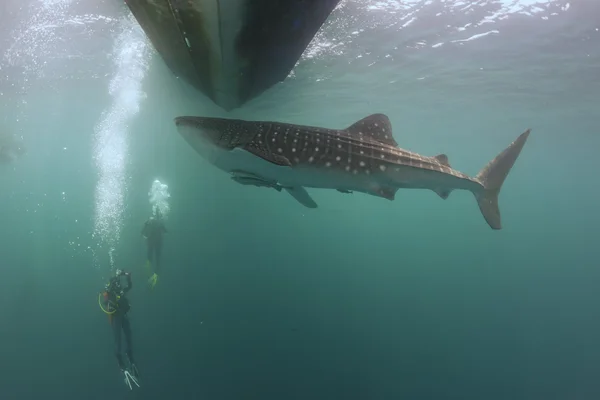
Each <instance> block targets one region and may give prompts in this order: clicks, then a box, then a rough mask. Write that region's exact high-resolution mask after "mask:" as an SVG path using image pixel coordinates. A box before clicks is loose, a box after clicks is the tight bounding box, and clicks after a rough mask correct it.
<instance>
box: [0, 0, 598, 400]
mask: <svg viewBox="0 0 600 400" xmlns="http://www.w3.org/2000/svg"><path fill="white" fill-rule="evenodd" d="M114 3H115V2H111V1H103V2H98V3H97V4H96V5H95V6H90V5H86V4H81V3H76V2H70V1H67V0H62V1H58V0H54V1H50V0H46V1H45V2H38V1H32V2H30V3H28V4H25V5H22V4H21V3H15V2H7V3H4V4H3V5H2V6H0V27H1V28H0V30H2V32H3V33H4V34H3V36H2V38H0V45H1V46H2V47H0V50H2V52H1V54H2V59H1V61H0V67H1V68H2V69H0V94H1V96H0V112H1V113H0V124H1V125H2V129H5V130H8V131H11V132H14V133H15V134H17V135H22V136H23V139H24V141H25V143H26V146H27V149H28V151H27V153H26V154H25V155H23V156H22V157H21V158H19V159H17V160H15V161H14V162H13V163H11V164H9V165H3V166H2V169H0V185H1V188H2V189H1V191H0V199H1V200H0V201H1V204H2V209H1V211H0V251H1V253H0V256H1V258H0V268H1V271H2V279H0V301H1V303H0V318H1V319H0V398H2V399H19V400H20V399H39V398H49V399H54V398H62V399H82V398H83V399H106V398H112V399H125V398H136V399H155V398H156V399H158V398H161V399H163V398H168V399H210V400H220V399H261V400H262V399H377V400H379V399H384V400H388V399H401V398H406V399H477V400H480V399H486V400H495V399H511V400H514V399H523V400H530V399H544V400H548V399H592V398H597V397H598V396H599V395H600V383H598V382H599V380H598V374H599V372H600V369H599V368H598V364H599V362H600V349H599V346H598V338H599V337H600V322H598V315H599V306H598V304H599V301H598V300H599V296H600V294H599V290H598V288H599V286H600V271H599V270H598V261H597V260H598V255H597V253H598V251H597V243H598V234H597V232H596V231H597V227H598V226H600V212H599V211H598V201H599V200H598V199H599V198H600V189H599V188H598V178H597V176H596V171H597V169H598V167H597V153H598V149H599V148H600V138H599V136H598V126H599V125H600V117H599V115H600V114H598V109H599V104H600V98H599V93H600V81H599V80H598V77H599V76H600V75H599V73H600V46H599V45H598V43H599V41H600V32H599V31H598V29H599V28H600V21H599V17H598V16H599V15H600V9H599V5H597V4H596V3H595V2H592V1H578V2H572V3H571V4H570V5H568V6H567V4H568V3H566V2H564V1H556V2H552V1H540V2H532V1H510V2H509V1H507V2H505V3H502V2H497V1H487V2H476V3H474V4H471V5H469V4H468V3H451V2H448V1H446V2H444V1H423V2H417V1H415V2H393V1H383V2H375V1H371V2H367V1H366V0H365V1H364V2H363V1H346V2H342V5H341V6H340V7H339V8H338V9H336V10H335V11H334V13H333V14H332V16H331V17H330V20H329V21H328V22H327V24H326V26H325V27H324V28H323V30H322V31H321V32H320V33H319V35H318V36H317V38H316V39H315V41H314V42H313V43H312V44H311V47H310V48H309V50H308V51H307V52H306V53H305V55H304V57H303V58H302V60H300V62H299V64H298V65H297V67H296V68H295V70H294V72H293V74H292V76H291V77H290V79H288V80H287V81H286V82H285V83H282V84H279V85H277V86H275V87H274V88H272V89H271V90H269V91H268V92H266V93H265V94H264V95H263V96H261V97H260V98H257V99H256V100H254V101H252V102H250V103H249V104H247V106H245V107H244V108H242V109H239V110H235V111H234V112H231V113H225V112H224V111H222V110H220V109H218V108H217V107H216V106H214V105H213V104H211V103H210V102H208V101H207V100H206V99H205V98H203V97H202V96H200V95H198V93H196V92H195V91H194V90H193V89H191V88H189V87H187V86H186V85H185V84H184V83H182V82H181V81H179V80H177V79H176V78H174V77H173V76H172V75H171V74H170V73H169V71H168V69H167V68H166V67H165V66H164V65H163V63H162V61H161V60H160V58H159V57H158V56H157V55H156V54H154V53H153V52H152V50H151V49H150V48H149V47H147V45H146V44H145V42H144V36H143V34H142V33H141V32H140V31H139V30H138V29H136V28H135V24H134V23H133V22H131V21H130V20H128V19H127V18H126V16H127V15H128V13H127V10H126V8H125V7H124V6H123V5H122V4H120V3H119V4H114ZM469 24H470V25H469ZM484 33H488V34H487V35H485V36H477V35H481V34H484ZM469 38H472V40H466V39H469ZM440 43H442V44H441V45H439V44H440ZM375 112H382V113H385V114H387V115H388V116H389V117H390V120H391V122H392V124H393V128H394V137H395V139H396V141H397V142H398V143H399V144H400V146H401V147H403V148H406V149H410V150H412V151H416V152H419V153H421V154H424V155H435V154H438V153H442V152H444V153H446V154H448V156H449V158H450V162H451V164H452V166H453V167H454V168H456V169H458V170H460V171H463V172H465V173H467V174H470V175H474V174H475V173H477V171H479V169H480V168H481V167H483V166H484V165H485V164H486V163H487V162H488V161H489V160H490V159H491V158H493V157H494V156H495V155H496V154H497V153H498V152H500V151H501V150H502V149H504V148H505V147H506V146H507V145H508V144H509V143H510V142H511V141H512V140H514V139H515V138H516V137H517V135H518V134H520V133H521V132H523V131H524V130H525V129H527V128H532V134H531V137H530V139H529V141H528V143H527V144H526V146H525V148H524V150H523V152H522V154H521V156H520V158H519V160H518V161H517V163H516V165H515V167H514V168H513V170H512V171H511V173H510V175H509V177H508V178H507V181H506V183H505V185H504V186H503V190H502V193H501V196H500V208H501V211H502V218H503V226H504V228H503V229H502V230H501V231H493V230H491V229H490V228H489V227H488V226H487V225H486V223H485V221H484V220H483V218H482V217H481V214H480V212H479V210H478V208H477V205H476V203H475V200H474V199H473V197H472V195H470V194H469V193H466V192H458V191H457V192H453V193H452V195H451V196H450V198H449V199H448V200H446V201H443V200H441V199H440V198H439V197H438V196H436V195H435V194H434V193H432V192H429V191H402V190H400V191H399V192H398V194H397V196H396V200H395V201H393V202H390V201H387V200H383V199H380V198H376V197H372V196H367V195H363V194H353V195H344V194H340V193H338V192H333V191H324V190H310V189H309V191H310V194H311V196H313V198H314V199H315V200H316V202H317V203H318V204H319V208H318V209H316V210H308V209H305V208H303V207H301V206H299V205H298V204H297V203H296V202H295V201H294V200H293V199H292V198H291V197H290V196H288V195H287V194H284V193H278V192H276V191H274V190H268V189H263V188H254V187H247V186H242V185H238V184H236V183H235V182H233V181H231V180H230V179H229V178H228V177H227V175H226V174H224V173H223V172H221V171H218V170H216V169H215V168H214V167H212V166H211V165H210V164H208V163H207V162H205V161H204V160H202V159H200V158H199V157H198V156H197V155H196V153H195V152H194V151H193V150H192V149H191V148H190V147H189V146H188V145H187V143H185V141H184V140H183V139H182V138H181V137H180V136H179V135H178V134H177V132H176V130H175V127H174V124H173V118H174V117H176V116H179V115H204V116H228V117H232V118H243V119H252V120H277V121H282V122H291V123H300V124H307V125H317V126H325V127H331V128H342V127H346V126H348V125H350V124H351V123H353V122H355V121H356V120H358V119H360V118H362V117H364V116H366V115H368V114H371V113H375ZM155 179H160V180H161V181H162V182H164V183H166V184H168V188H169V192H170V195H171V197H170V198H169V203H170V208H171V211H170V213H169V216H168V220H167V228H168V229H169V233H168V234H167V237H166V239H165V248H164V256H163V264H164V265H163V272H162V273H161V275H160V281H159V284H158V286H157V287H156V289H155V290H154V291H149V290H148V289H147V288H146V285H145V280H146V278H147V274H146V271H145V270H144V268H143V263H144V260H145V246H144V242H143V240H142V239H141V237H140V229H141V227H142V224H143V222H144V221H145V220H146V218H148V216H149V215H150V212H151V205H150V203H149V198H148V191H149V189H150V186H151V184H152V182H153V181H154V180H155ZM110 255H112V261H111V257H110ZM116 268H121V269H127V270H130V271H131V272H132V275H133V282H134V288H133V290H132V292H131V295H130V298H131V302H132V310H131V313H130V314H131V323H132V329H133V337H134V350H135V353H136V358H137V364H138V367H139V369H140V372H141V375H142V388H140V389H136V390H134V391H131V392H130V391H129V389H128V388H126V387H125V385H124V384H123V382H122V380H121V377H120V375H119V370H118V368H117V365H116V361H115V357H114V354H113V341H112V333H111V330H110V326H109V324H108V322H107V318H106V316H105V315H104V314H103V313H102V311H101V310H100V309H99V307H98V304H97V294H98V292H99V291H100V290H102V289H103V287H104V283H105V282H106V279H107V278H108V276H109V275H110V273H111V272H112V271H113V270H114V269H116Z"/></svg>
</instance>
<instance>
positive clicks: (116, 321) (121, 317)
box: [98, 270, 140, 390]
mask: <svg viewBox="0 0 600 400" xmlns="http://www.w3.org/2000/svg"><path fill="white" fill-rule="evenodd" d="M123 276H125V277H126V278H127V286H126V287H124V288H123V287H122V286H121V277H123ZM131 287H132V284H131V274H130V273H129V272H125V271H121V270H117V273H116V275H115V276H113V277H112V278H110V281H109V282H108V283H107V284H106V287H105V290H104V292H103V293H100V294H99V295H98V304H99V305H100V308H101V309H102V311H104V312H105V313H106V314H108V319H109V321H110V325H111V327H112V330H113V334H114V338H115V355H116V356H117V362H118V363H119V368H121V372H122V373H123V375H124V377H125V384H126V385H127V386H129V389H130V390H131V389H132V386H131V383H132V382H133V383H134V384H135V385H136V386H137V387H140V384H139V383H138V379H139V377H138V370H137V367H136V366H135V363H134V361H133V353H132V351H133V350H132V345H131V325H130V324H129V318H128V317H127V312H128V311H129V309H130V308H131V307H130V305H129V300H128V299H127V297H126V296H125V295H126V294H127V292H129V291H130V290H131ZM101 297H102V300H101ZM103 303H104V306H103V305H102V304H103ZM121 330H122V331H123V332H124V333H125V344H126V346H127V349H126V351H125V354H126V355H127V360H128V361H129V368H127V367H126V366H125V363H124V362H123V356H122V354H121Z"/></svg>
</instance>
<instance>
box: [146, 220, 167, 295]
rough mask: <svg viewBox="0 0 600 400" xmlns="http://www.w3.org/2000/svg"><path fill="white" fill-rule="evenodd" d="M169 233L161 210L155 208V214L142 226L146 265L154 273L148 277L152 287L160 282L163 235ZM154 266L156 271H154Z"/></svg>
mask: <svg viewBox="0 0 600 400" xmlns="http://www.w3.org/2000/svg"><path fill="white" fill-rule="evenodd" d="M165 233H167V228H165V224H164V222H163V219H162V216H161V213H160V210H159V209H158V208H156V209H155V212H154V216H152V217H150V219H148V220H147V221H146V222H145V223H144V227H143V228H142V236H143V237H144V239H146V246H147V252H146V267H147V268H148V269H149V270H150V273H151V274H152V275H151V276H150V279H148V284H149V285H150V287H151V288H154V286H156V283H157V282H158V271H159V269H160V257H161V253H162V243H163V235H164V234H165ZM152 267H154V272H152Z"/></svg>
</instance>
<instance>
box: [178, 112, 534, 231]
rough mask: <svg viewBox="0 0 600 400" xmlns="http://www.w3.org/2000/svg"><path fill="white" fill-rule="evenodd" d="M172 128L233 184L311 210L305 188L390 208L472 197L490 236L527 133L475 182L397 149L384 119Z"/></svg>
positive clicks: (199, 123) (200, 123)
mask: <svg viewBox="0 0 600 400" xmlns="http://www.w3.org/2000/svg"><path fill="white" fill-rule="evenodd" d="M175 124H176V125H177V130H178V131H179V133H180V134H181V135H182V136H183V137H184V138H185V139H186V140H187V142H188V143H189V144H190V145H191V146H192V147H193V148H194V149H195V150H196V151H197V152H198V153H199V154H200V155H201V156H202V157H204V158H205V159H207V160H208V161H209V162H210V163H212V164H213V165H215V166H216V167H218V168H220V169H222V170H223V171H225V172H228V173H231V174H232V177H233V179H234V180H236V181H238V182H240V183H243V184H253V185H255V186H266V187H273V188H275V189H277V190H281V188H284V189H286V190H287V191H288V192H289V193H290V194H291V195H292V196H294V197H295V198H296V199H297V200H298V201H299V202H300V203H302V204H303V205H305V206H307V207H311V208H314V207H316V206H317V204H316V203H315V202H314V200H313V199H312V198H311V197H310V196H309V194H308V193H307V192H306V190H305V189H304V187H313V188H325V189H336V190H338V191H340V192H344V193H349V192H351V191H357V192H363V193H368V194H371V195H373V196H378V197H383V198H385V199H388V200H393V199H394V197H395V194H396V191H397V190H398V189H430V190H433V191H434V192H436V193H437V194H438V195H439V196H440V197H441V198H442V199H446V198H448V196H449V194H450V192H451V191H452V190H454V189H463V190H469V191H471V192H472V193H473V194H474V195H475V198H476V199H477V203H478V204H479V209H480V210H481V213H482V214H483V217H484V218H485V220H486V221H487V223H488V224H489V225H490V227H492V229H501V228H502V224H501V218H500V210H499V208H498V194H499V193H500V188H501V187H502V183H503V182H504V179H505V178H506V176H507V175H508V173H509V171H510V169H511V168H512V166H513V164H514V162H515V161H516V159H517V157H518V156H519V154H520V153H521V149H522V148H523V146H524V145H525V142H526V141H527V138H528V137H529V133H530V129H528V130H526V131H525V132H524V133H522V134H521V135H520V136H519V137H518V138H517V139H516V140H515V141H514V142H513V143H511V144H510V146H508V147H507V148H506V149H505V150H504V151H503V152H502V153H500V154H499V155H498V156H496V158H494V159H493V160H492V161H490V162H489V163H488V164H487V165H486V166H485V167H484V168H483V169H482V170H481V171H480V172H479V173H478V174H477V176H475V177H474V178H473V177H469V176H467V175H465V174H463V173H461V172H459V171H456V170H454V169H452V167H450V164H449V162H448V157H447V156H446V155H445V154H439V155H437V156H434V157H426V156H422V155H419V154H416V153H413V152H410V151H407V150H404V149H401V148H400V147H398V143H396V141H395V140H394V138H393V136H392V126H391V123H390V121H389V119H388V117H387V116H386V115H384V114H373V115H370V116H368V117H366V118H363V119H361V120H360V121H358V122H356V123H354V124H352V125H351V126H349V127H348V128H346V129H340V130H338V129H327V128H318V127H312V126H302V125H294V124H285V123H279V122H268V121H243V120H234V119H223V118H204V117H187V116H183V117H177V118H175ZM249 177H250V178H249ZM278 188H279V189H278Z"/></svg>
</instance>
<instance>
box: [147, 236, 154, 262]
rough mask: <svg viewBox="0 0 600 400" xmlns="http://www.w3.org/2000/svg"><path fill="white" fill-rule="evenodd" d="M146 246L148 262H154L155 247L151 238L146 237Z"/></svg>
mask: <svg viewBox="0 0 600 400" xmlns="http://www.w3.org/2000/svg"><path fill="white" fill-rule="evenodd" d="M146 247H147V249H146V260H147V262H149V263H151V262H152V256H153V253H154V248H153V245H152V241H151V240H149V239H146Z"/></svg>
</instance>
